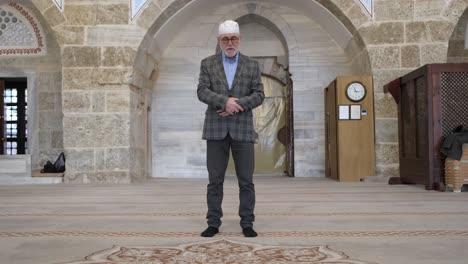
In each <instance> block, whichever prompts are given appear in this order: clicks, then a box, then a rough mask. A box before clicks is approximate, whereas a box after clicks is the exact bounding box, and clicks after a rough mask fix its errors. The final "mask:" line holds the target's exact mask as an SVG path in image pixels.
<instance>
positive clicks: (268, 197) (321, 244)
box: [0, 177, 468, 264]
mask: <svg viewBox="0 0 468 264" xmlns="http://www.w3.org/2000/svg"><path fill="white" fill-rule="evenodd" d="M255 183H256V190H257V203H256V217H257V219H256V223H255V228H256V230H257V231H258V232H259V237H257V238H244V237H243V236H242V234H241V229H240V227H239V217H238V216H237V206H238V192H237V183H236V181H235V178H228V179H227V181H226V183H225V198H224V203H223V208H224V213H225V216H224V218H223V225H222V226H221V229H220V233H219V234H218V235H217V236H215V237H214V238H202V237H200V236H199V233H200V232H201V231H202V230H203V229H204V228H205V227H206V223H205V220H204V216H205V211H206V204H205V202H206V198H205V189H206V180H204V179H177V180H172V179H171V180H170V179H158V180H152V181H149V182H147V183H142V184H132V185H70V184H59V185H15V186H6V185H4V186H0V263H34V264H36V263H157V262H156V259H159V260H164V261H165V262H164V261H163V263H171V261H172V262H174V263H180V262H184V261H185V262H186V263H190V261H192V260H193V258H198V259H202V260H203V262H208V261H210V260H211V261H213V263H220V262H223V261H226V262H227V261H229V258H236V257H237V258H238V259H239V260H243V262H245V263H248V262H249V261H250V263H268V261H270V262H273V261H278V263H281V262H284V263H299V262H300V261H303V263H320V262H319V261H339V262H340V263H381V264H384V263H385V264H390V263H392V264H393V263H412V264H418V263H421V264H422V263H444V264H445V263H460V264H461V263H468V250H467V249H468V193H467V192H462V193H449V192H446V193H440V192H435V191H426V190H424V188H423V187H422V186H408V185H398V186H395V185H393V186H390V185H387V184H385V183H371V182H363V183H339V182H334V181H331V180H327V179H310V178H283V177H277V178H269V177H259V178H256V180H255ZM114 246H115V247H114ZM194 248H196V250H195V249H194ZM239 248H240V249H239ZM201 249H203V250H201ZM237 250H240V251H237ZM206 252H211V253H210V254H207V253H206ZM229 252H230V253H229ZM232 252H237V253H235V254H234V255H232V254H233V253H232ZM265 252H267V253H265ZM292 252H294V253H292ZM298 252H299V253H298ZM93 253H94V254H93ZM171 254H172V255H171ZM236 254H237V255H236ZM87 256H89V257H88V258H87V259H85V257H87ZM123 259H126V260H125V261H127V262H122V261H123ZM150 260H151V261H153V262H151V261H150ZM138 261H140V262H138ZM145 261H146V262H145ZM288 261H289V262H288ZM238 263H242V261H241V262H238Z"/></svg>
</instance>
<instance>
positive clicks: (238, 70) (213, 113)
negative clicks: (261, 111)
mask: <svg viewBox="0 0 468 264" xmlns="http://www.w3.org/2000/svg"><path fill="white" fill-rule="evenodd" d="M218 44H219V46H220V47H221V50H222V51H221V52H220V53H218V54H215V55H212V56H210V57H208V58H205V59H203V60H202V62H201V67H200V77H199V83H198V89H197V94H198V99H199V100H200V101H202V102H203V103H205V104H207V105H208V108H207V110H206V114H205V123H204V126H203V139H205V140H207V155H206V157H207V168H208V175H209V184H208V187H207V189H208V190H207V203H208V213H207V215H206V219H207V222H208V228H207V229H206V230H205V231H203V232H202V233H201V236H203V237H212V236H214V235H215V234H217V233H218V232H219V227H220V226H221V217H222V216H223V210H222V208H221V203H222V201H223V184H224V176H225V174H226V168H227V165H228V161H229V151H231V152H232V156H233V159H234V164H235V169H236V174H237V180H238V183H239V200H240V205H239V216H240V218H241V220H240V225H241V227H242V232H243V234H244V236H246V237H256V236H257V233H256V232H255V230H254V229H253V222H254V220H255V215H254V208H255V187H254V184H253V179H252V178H253V172H254V161H255V158H254V145H253V142H254V137H255V131H254V127H253V117H252V109H254V108H255V107H257V106H259V105H261V104H262V102H263V99H264V98H265V95H264V93H263V84H262V81H261V72H260V69H259V67H258V63H257V62H256V61H254V60H252V59H250V58H249V57H247V56H245V55H242V54H241V53H240V52H239V46H240V34H239V25H238V24H237V22H235V21H232V20H227V21H225V22H223V23H221V24H220V25H219V28H218Z"/></svg>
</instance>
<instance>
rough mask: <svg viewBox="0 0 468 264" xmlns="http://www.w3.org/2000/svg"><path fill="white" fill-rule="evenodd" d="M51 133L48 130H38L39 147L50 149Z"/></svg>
mask: <svg viewBox="0 0 468 264" xmlns="http://www.w3.org/2000/svg"><path fill="white" fill-rule="evenodd" d="M51 137H52V135H51V132H50V131H49V130H42V131H39V148H40V149H50V148H51V147H52V138H51Z"/></svg>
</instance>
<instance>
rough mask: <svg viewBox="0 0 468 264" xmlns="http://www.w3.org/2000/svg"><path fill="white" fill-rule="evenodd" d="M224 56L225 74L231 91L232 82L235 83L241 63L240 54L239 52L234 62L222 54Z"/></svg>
mask: <svg viewBox="0 0 468 264" xmlns="http://www.w3.org/2000/svg"><path fill="white" fill-rule="evenodd" d="M221 54H222V56H223V66H224V73H225V74H226V80H227V82H228V85H229V90H231V88H232V82H233V81H234V76H235V75H236V70H237V62H238V61H239V52H237V54H236V57H234V59H233V60H230V59H229V57H228V56H226V55H225V54H224V52H221Z"/></svg>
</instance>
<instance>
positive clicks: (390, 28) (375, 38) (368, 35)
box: [359, 22, 404, 45]
mask: <svg viewBox="0 0 468 264" xmlns="http://www.w3.org/2000/svg"><path fill="white" fill-rule="evenodd" d="M359 32H360V33H361V36H362V38H363V39H364V41H365V42H366V43H367V44H371V45H379V44H397V43H402V42H403V41H404V24H403V23H402V22H383V23H376V24H370V25H364V26H362V27H361V28H359Z"/></svg>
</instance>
